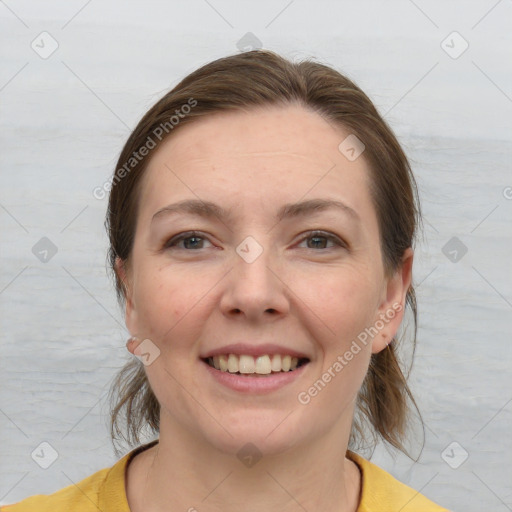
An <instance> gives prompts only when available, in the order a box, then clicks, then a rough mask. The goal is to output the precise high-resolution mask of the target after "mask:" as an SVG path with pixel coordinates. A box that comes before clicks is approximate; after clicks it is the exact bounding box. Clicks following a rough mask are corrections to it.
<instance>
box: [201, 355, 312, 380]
mask: <svg viewBox="0 0 512 512" xmlns="http://www.w3.org/2000/svg"><path fill="white" fill-rule="evenodd" d="M203 361H204V362H205V363H207V364H208V365H209V366H210V367H212V368H215V369H216V370H220V371H221V372H227V373H233V374H237V375H244V376H267V375H271V374H275V373H282V372H290V371H294V370H296V369H297V368H299V367H301V366H303V365H304V364H306V363H308V362H309V359H307V358H298V357H294V356H291V355H288V354H272V355H269V354H265V355H260V356H257V357H254V356H251V355H246V354H242V355H237V354H220V355H216V356H213V357H208V358H205V359H203Z"/></svg>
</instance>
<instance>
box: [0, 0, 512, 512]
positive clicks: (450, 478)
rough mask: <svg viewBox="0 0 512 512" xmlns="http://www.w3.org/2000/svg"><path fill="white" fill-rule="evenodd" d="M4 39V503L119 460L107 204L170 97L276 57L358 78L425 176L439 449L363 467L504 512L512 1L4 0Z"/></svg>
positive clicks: (423, 389)
mask: <svg viewBox="0 0 512 512" xmlns="http://www.w3.org/2000/svg"><path fill="white" fill-rule="evenodd" d="M0 38H1V45H0V58H1V62H2V65H1V67H0V126H1V129H0V140H1V151H0V172H1V187H0V230H1V231H0V232H1V242H0V256H1V261H2V262H1V266H0V312H1V317H0V322H1V324H0V327H1V328H0V344H1V358H0V371H1V376H2V377H1V388H0V436H1V442H0V504H7V503H13V502H16V501H19V500H21V499H22V498H24V497H26V496H29V495H32V494H46V493H51V492H54V491H56V490H58V489H60V488H62V487H64V486H67V485H70V484H72V483H76V482H78V481H80V480H81V479H83V478H84V477H86V476H88V475H90V474H92V473H93V472H95V471H97V470H99V469H101V468H103V467H106V466H110V465H112V464H113V463H114V462H115V461H116V460H117V458H116V456H115V454H114V451H113V449H112V445H111V443H110V440H109V433H108V428H107V425H108V407H107V405H108V404H107V401H106V397H107V392H108V389H109V386H110V383H111V380H112V378H113V377H114V375H115V373H116V372H117V370H118V369H119V368H121V367H122V366H123V364H124V363H125V362H126V361H127V360H128V357H129V354H128V353H127V351H126V348H125V341H126V338H127V336H128V332H127V330H126V328H125V325H124V319H123V314H122V312H121V310H120V308H119V306H118V305H117V303H116V299H115V293H114V289H113V285H112V283H111V282H110V280H109V278H108V276H107V273H106V251H107V237H106V234H105V230H104V226H103V222H104V217H105V212H106V205H107V197H102V195H101V194H98V193H94V191H95V190H97V188H98V187H100V188H101V187H103V185H104V184H105V183H108V182H109V180H110V177H111V174H112V172H113V170H114V165H115V163H116V161H117V157H118V155H119V152H120V150H121V148H122V146H123V144H124V142H125V140H126V138H127V137H128V135H129V133H130V131H131V130H132V129H133V128H134V127H135V125H136V123H137V122H138V120H139V119H140V117H141V116H142V114H143V113H144V112H145V111H146V110H147V109H148V108H149V107H150V106H151V105H152V104H153V103H154V102H155V101H156V100H157V99H159V98H160V97H161V96H162V95H163V94H164V93H165V92H167V91H168V90H169V89H171V88H172V87H173V86H174V85H176V84H177V83H178V82H179V81H180V80H181V79H182V78H183V77H184V76H185V75H187V74H188V73H190V72H191V71H193V70H194V69H196V68H198V67H199V66H201V65H203V64H205V63H207V62H209V61H211V60H214V59H216V58H219V57H223V56H226V55H229V54H232V53H236V52H241V51H247V50H251V49H255V48H260V47H263V48H267V49H271V50H274V51H277V52H279V53H281V54H282V55H283V56H285V57H288V58H290V59H292V60H301V59H304V58H314V59H315V60H317V61H319V62H323V63H325V64H327V65H330V66H332V67H335V68H336V69H338V70H339V71H341V72H342V73H344V74H346V75H348V76H349V77H350V78H351V79H353V80H354V81H355V82H356V83H357V84H358V85H359V86H361V87H362V88H363V90H365V92H366V93H367V94H368V95H369V96H370V97H371V98H372V100H373V101H374V102H375V104H376V106H377V107H378V109H379V111H380V112H381V113H382V114H383V116H384V117H385V119H386V120H387V121H388V122H389V123H390V125H391V127H392V128H393V129H394V130H395V133H396V134H397V136H398V138H399V140H400V142H401V143H402V145H403V147H404V149H405V151H406V152H407V154H408V156H409V158H410V160H411V164H412V167H413V170H414V172H415V174H416V177H417V181H418V185H419V189H420V194H421V200H422V207H423V212H424V216H425V222H424V231H423V237H422V238H421V239H420V240H419V241H418V245H417V247H416V258H415V266H414V281H415V284H416V287H417V294H418V301H419V332H418V349H417V352H416V359H415V363H414V366H413V370H412V373H411V376H410V382H411V387H412V389H413V392H414V393H415V396H416V397H417V401H418V404H419V406H420V410H421V412H422V415H423V419H424V420H425V424H426V428H425V432H426V438H425V447H424V449H423V451H422V453H421V457H420V459H419V461H418V462H414V461H412V460H410V459H409V458H407V457H406V456H404V455H401V454H397V453H394V452H391V451H389V450H387V449H386V448H385V447H383V446H378V447H377V449H376V450H375V452H374V453H373V456H372V459H371V460H372V461H373V462H375V463H376V464H378V465H380V466H381V467H383V468H384V469H386V470H387V471H389V472H390V473H392V474H393V475H394V476H395V477H396V478H398V479H399V480H401V481H403V482H404V483H406V484H407V485H410V486H412V487H414V488H415V489H417V490H418V491H421V492H422V493H423V494H425V495H426V496H428V497H429V498H430V499H432V500H434V501H437V502H439V503H440V504H442V505H444V506H445V507H448V508H450V509H451V510H453V511H465V512H477V511H478V512H480V511H481V510H483V506H482V504H483V503H485V504H486V509H487V510H491V509H492V510H494V511H496V512H505V511H507V510H512V470H511V462H512V438H511V436H510V432H511V427H512V372H511V363H512V343H511V333H512V314H511V313H512V275H511V270H510V269H511V266H510V261H511V253H512V229H511V227H512V172H511V166H512V158H511V157H512V66H511V62H512V60H511V59H510V50H511V47H512V3H511V2H510V1H503V0H500V1H496V0H481V1H469V2H468V1H466V2H463V1H462V0H458V1H452V2H443V1H441V0H435V1H429V2H427V1H425V0H422V1H420V0H417V1H412V0H408V1H406V0H403V1H398V0H393V1H389V2H378V1H351V0H349V1H344V2H336V1H327V0H321V1H316V2H313V1H304V0H302V1H301V0H291V1H290V0H283V1H277V2H275V1H268V0H262V1H260V2H248V1H239V2H235V1H233V0H192V1H189V2H182V1H171V2H169V1H167V2H163V1H148V2H134V1H133V0H130V1H124V2H120V1H112V0H107V1H102V2H99V1H94V0H88V1H85V0H67V1H63V0H56V1H53V2H49V3H48V2H44V3H39V2H34V1H23V0H21V1H14V0H5V1H0ZM127 451H128V448H127Z"/></svg>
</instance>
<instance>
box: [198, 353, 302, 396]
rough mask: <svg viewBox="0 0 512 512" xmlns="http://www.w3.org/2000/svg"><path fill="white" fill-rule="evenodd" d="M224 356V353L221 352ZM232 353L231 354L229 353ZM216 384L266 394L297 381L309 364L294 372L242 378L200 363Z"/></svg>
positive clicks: (250, 392) (244, 391)
mask: <svg viewBox="0 0 512 512" xmlns="http://www.w3.org/2000/svg"><path fill="white" fill-rule="evenodd" d="M221 353H223V354H225V352H221ZM231 353H233V352H231ZM266 353H267V354H268V352H266ZM248 355H249V354H248ZM200 364H201V365H203V367H204V368H205V369H206V371H207V372H208V373H209V374H210V376H211V377H212V378H213V379H215V380H216V382H218V383H220V384H222V385H223V386H226V387H227V388H230V389H232V390H234V391H238V392H240V393H247V394H266V393H271V392H272V391H276V390H278V389H281V388H283V387H284V386H287V385H289V384H291V383H292V382H294V381H295V380H297V379H298V378H299V377H300V376H301V375H302V374H303V373H304V369H305V368H306V367H307V366H308V364H309V363H306V364H303V365H302V366H299V367H298V368H297V369H296V370H292V371H288V372H280V373H275V374H270V375H268V376H266V377H244V376H242V375H239V374H236V373H229V372H223V371H222V370H217V369H215V368H212V367H211V366H210V365H209V364H208V363H207V362H205V361H202V360H201V361H200Z"/></svg>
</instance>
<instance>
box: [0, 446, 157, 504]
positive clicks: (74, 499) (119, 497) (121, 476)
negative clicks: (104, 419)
mask: <svg viewBox="0 0 512 512" xmlns="http://www.w3.org/2000/svg"><path fill="white" fill-rule="evenodd" d="M153 444H154V442H152V443H149V444H146V445H142V446H139V447H138V448H136V449H135V450H132V451H131V452H129V453H127V454H126V455H125V456H124V457H123V458H121V459H120V460H119V461H117V462H116V463H115V464H114V465H113V466H111V467H109V468H104V469H101V470H99V471H97V472H96V473H94V474H92V475H90V476H88V477H87V478H84V479H83V480H81V481H80V482H78V483H74V484H71V485H69V486H67V487H64V488H63V489H60V490H59V491H56V492H54V493H53V494H48V495H46V494H37V495H34V496H30V497H29V498H25V499H24V500H22V501H20V502H18V503H14V504H12V505H3V506H1V507H0V512H36V511H37V512H69V511H70V510H79V511H80V512H98V510H104V511H107V510H108V511H109V512H130V508H129V506H128V500H127V498H126V487H125V470H126V466H127V465H128V463H129V462H130V460H131V459H132V458H133V457H134V456H135V455H136V454H137V453H140V451H143V450H144V449H146V448H148V447H149V446H151V445H153Z"/></svg>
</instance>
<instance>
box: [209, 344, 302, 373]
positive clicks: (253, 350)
mask: <svg viewBox="0 0 512 512" xmlns="http://www.w3.org/2000/svg"><path fill="white" fill-rule="evenodd" d="M229 354H235V355H237V356H243V355H247V356H253V357H258V356H264V355H269V356H270V355H274V354H280V355H283V356H286V355H290V356H292V357H297V358H298V359H309V360H311V357H309V356H308V355H307V354H305V353H304V352H298V351H297V350H294V349H293V348H287V347H284V346H283V345H276V344H273V343H263V344H259V345H258V344H256V343H253V344H248V343H233V344H231V345H224V346H223V347H219V348H216V349H213V350H210V351H208V352H206V353H205V354H202V355H201V356H200V357H201V359H208V358H209V357H214V356H221V355H229ZM294 371H295V370H294Z"/></svg>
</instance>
